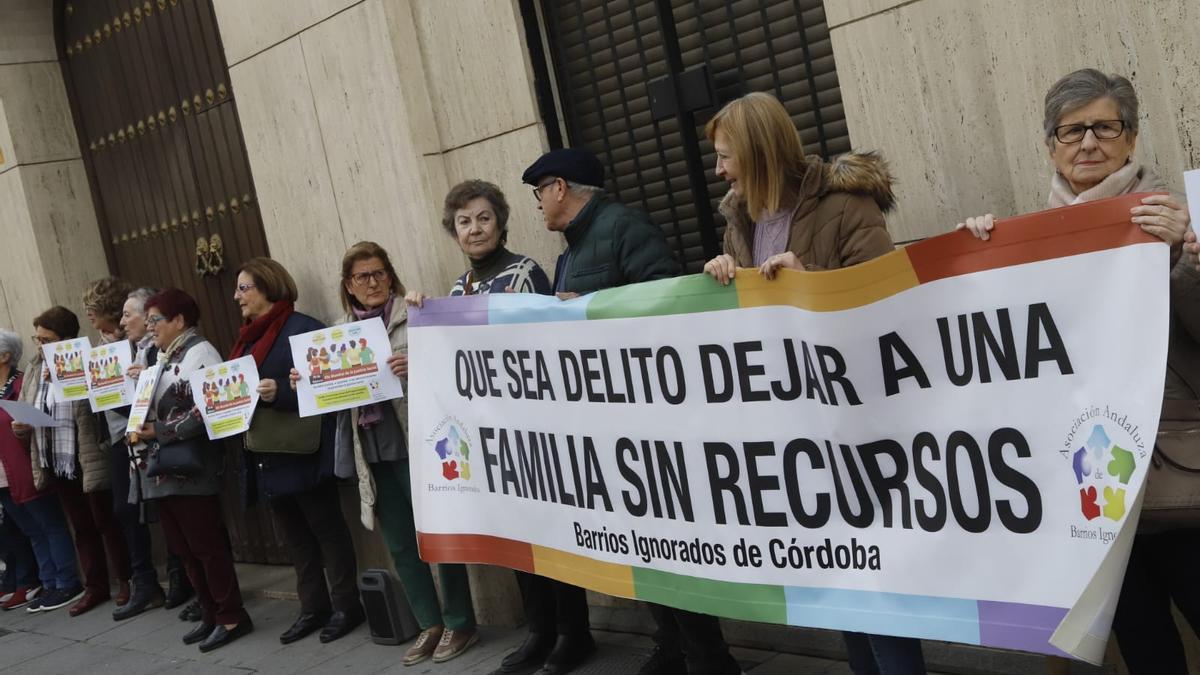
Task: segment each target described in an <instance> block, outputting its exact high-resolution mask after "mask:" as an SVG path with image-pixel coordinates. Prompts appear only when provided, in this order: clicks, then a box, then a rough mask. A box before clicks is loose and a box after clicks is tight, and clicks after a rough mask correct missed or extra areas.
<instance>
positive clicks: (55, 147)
mask: <svg viewBox="0 0 1200 675" xmlns="http://www.w3.org/2000/svg"><path fill="white" fill-rule="evenodd" d="M0 101H3V102H4V114H5V118H6V120H7V126H8V133H9V137H10V138H11V142H12V156H11V157H9V156H8V153H5V155H6V156H5V162H6V164H7V163H9V162H12V163H16V164H28V163H31V162H50V161H56V160H62V159H72V158H77V157H79V156H80V155H79V142H78V141H77V140H76V136H75V123H74V122H73V121H72V118H71V108H70V105H69V104H68V102H67V90H66V86H65V85H64V83H63V77H62V70H61V69H60V68H59V66H58V63H57V62H39V63H19V64H9V65H0Z"/></svg>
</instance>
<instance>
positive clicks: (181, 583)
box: [163, 569, 198, 621]
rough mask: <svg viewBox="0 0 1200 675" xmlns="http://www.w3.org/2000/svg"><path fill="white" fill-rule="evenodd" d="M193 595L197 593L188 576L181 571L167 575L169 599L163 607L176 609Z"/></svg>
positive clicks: (173, 571) (167, 598) (177, 570)
mask: <svg viewBox="0 0 1200 675" xmlns="http://www.w3.org/2000/svg"><path fill="white" fill-rule="evenodd" d="M193 594H195V591H193V590H192V582H190V581H188V578H187V574H186V573H185V572H184V571H183V570H181V569H176V570H171V571H170V572H169V573H168V575H167V597H166V600H165V601H164V602H163V607H165V608H167V609H175V608H176V607H178V606H180V605H182V604H183V603H185V602H187V601H188V599H189V598H191V597H192V595H193ZM197 620H198V619H192V621H197Z"/></svg>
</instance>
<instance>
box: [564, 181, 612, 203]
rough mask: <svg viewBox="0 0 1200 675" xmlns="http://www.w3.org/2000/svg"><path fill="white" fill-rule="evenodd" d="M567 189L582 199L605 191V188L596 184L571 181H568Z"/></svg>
mask: <svg viewBox="0 0 1200 675" xmlns="http://www.w3.org/2000/svg"><path fill="white" fill-rule="evenodd" d="M567 191H568V192H570V193H571V194H572V195H573V196H575V197H579V198H581V199H591V198H592V195H595V194H599V193H601V192H604V188H602V187H598V186H596V185H583V184H580V183H572V182H571V181H567Z"/></svg>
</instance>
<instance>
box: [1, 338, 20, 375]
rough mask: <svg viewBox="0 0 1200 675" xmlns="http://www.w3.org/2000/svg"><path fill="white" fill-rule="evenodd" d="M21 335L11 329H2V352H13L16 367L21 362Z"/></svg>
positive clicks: (13, 361)
mask: <svg viewBox="0 0 1200 675" xmlns="http://www.w3.org/2000/svg"><path fill="white" fill-rule="evenodd" d="M23 349H24V347H23V346H22V345H21V336H19V335H17V334H16V333H14V332H12V331H11V330H3V329H0V354H12V363H11V365H12V367H13V368H16V367H17V364H18V363H20V362H21V352H22V350H23Z"/></svg>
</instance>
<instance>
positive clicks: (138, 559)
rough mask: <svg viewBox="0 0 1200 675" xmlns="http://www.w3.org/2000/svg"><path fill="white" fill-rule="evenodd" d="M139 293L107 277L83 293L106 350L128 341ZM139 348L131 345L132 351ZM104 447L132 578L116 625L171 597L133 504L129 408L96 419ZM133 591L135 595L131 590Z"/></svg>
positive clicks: (119, 604)
mask: <svg viewBox="0 0 1200 675" xmlns="http://www.w3.org/2000/svg"><path fill="white" fill-rule="evenodd" d="M132 291H133V288H132V287H131V286H130V285H129V284H127V283H126V282H124V281H122V280H121V279H119V278H117V277H106V278H104V279H100V280H98V281H94V282H92V283H90V284H88V286H87V288H85V289H84V292H83V306H84V310H85V313H86V315H87V318H88V321H89V322H90V323H91V324H92V328H94V329H95V330H96V331H97V332H98V333H100V344H109V343H113V342H118V341H121V340H125V339H127V338H126V336H125V332H124V330H123V329H122V328H121V313H122V312H123V311H124V307H125V302H126V299H127V298H128V297H129V294H130V293H131V292H132ZM134 348H135V347H134V345H133V344H132V343H131V344H130V349H131V351H132V350H133V349H134ZM95 418H96V421H97V427H98V429H97V433H98V435H99V437H100V446H101V448H102V449H104V451H105V454H107V456H108V473H109V476H110V478H111V480H112V496H113V500H112V509H113V514H114V515H115V516H116V518H117V522H118V523H120V525H121V533H122V534H123V535H124V537H125V543H126V544H127V545H128V547H129V563H130V570H131V574H132V576H131V578H130V579H129V583H128V584H126V583H125V580H123V579H122V580H121V589H120V592H118V593H117V599H116V604H117V608H116V609H114V610H113V619H114V620H117V621H120V620H122V619H128V618H130V617H134V616H137V615H138V614H140V613H142V612H144V611H146V610H147V609H149V608H151V607H160V606H162V604H163V602H164V600H165V597H164V596H163V591H162V587H161V586H159V585H158V572H157V571H156V570H155V569H154V558H153V554H152V552H151V546H150V528H149V527H147V525H146V523H145V522H143V520H142V518H141V514H140V509H138V507H137V505H136V504H131V503H130V502H129V475H130V471H129V447H128V445H127V444H126V442H125V427H126V426H128V425H129V408H128V407H125V408H118V409H114V410H106V411H104V412H101V413H96V415H95ZM130 585H132V586H133V592H132V595H131V594H130V589H129V586H130Z"/></svg>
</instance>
